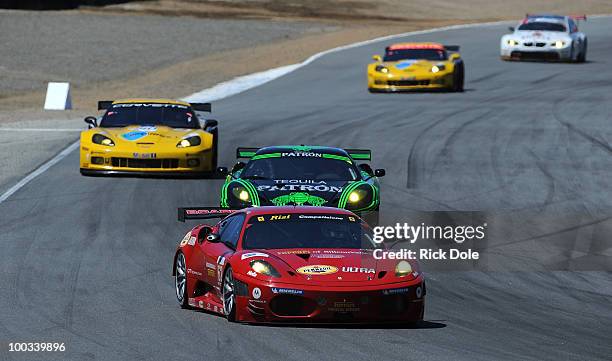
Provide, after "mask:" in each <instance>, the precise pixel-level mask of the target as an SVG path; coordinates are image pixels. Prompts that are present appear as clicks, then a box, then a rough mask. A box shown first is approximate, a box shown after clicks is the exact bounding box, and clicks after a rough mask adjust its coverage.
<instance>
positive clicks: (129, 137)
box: [96, 125, 204, 147]
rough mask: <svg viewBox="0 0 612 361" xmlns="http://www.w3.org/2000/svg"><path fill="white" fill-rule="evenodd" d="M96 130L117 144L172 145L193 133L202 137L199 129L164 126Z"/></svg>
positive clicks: (136, 126) (135, 126)
mask: <svg viewBox="0 0 612 361" xmlns="http://www.w3.org/2000/svg"><path fill="white" fill-rule="evenodd" d="M96 132H97V133H100V134H104V135H106V136H108V137H109V138H111V139H112V140H113V141H114V142H115V144H116V145H117V146H121V145H124V146H129V145H137V144H139V145H140V144H149V145H160V146H172V147H175V146H176V144H177V143H178V142H179V141H180V140H181V139H183V138H188V137H191V136H194V135H199V136H200V137H202V135H203V134H202V133H204V131H202V130H200V129H183V128H170V127H166V126H138V125H134V126H127V127H122V128H96Z"/></svg>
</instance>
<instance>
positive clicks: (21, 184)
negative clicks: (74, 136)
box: [0, 141, 79, 203]
mask: <svg viewBox="0 0 612 361" xmlns="http://www.w3.org/2000/svg"><path fill="white" fill-rule="evenodd" d="M78 147H79V141H76V142H74V143H72V144H70V145H69V146H68V148H66V149H64V150H62V151H61V152H60V153H59V154H58V155H56V156H55V157H53V158H51V160H49V161H48V162H46V163H45V164H43V165H41V166H40V167H38V168H37V169H36V170H35V171H33V172H32V173H30V174H28V175H27V176H26V177H25V178H23V179H22V180H20V181H19V182H18V183H17V184H15V185H14V186H12V187H11V188H10V189H9V190H7V191H6V192H4V194H2V195H1V196H0V203H2V202H4V201H5V200H7V199H8V197H10V196H12V195H13V194H14V193H15V192H17V191H18V190H20V189H21V188H23V187H24V186H25V185H26V184H28V183H30V181H32V180H33V179H34V178H36V177H38V176H39V175H41V174H43V173H44V172H46V171H47V169H49V168H51V167H52V166H53V165H55V164H56V163H57V162H59V161H60V160H62V159H64V158H65V157H66V156H67V155H68V154H70V152H72V151H73V150H75V149H77V148H78Z"/></svg>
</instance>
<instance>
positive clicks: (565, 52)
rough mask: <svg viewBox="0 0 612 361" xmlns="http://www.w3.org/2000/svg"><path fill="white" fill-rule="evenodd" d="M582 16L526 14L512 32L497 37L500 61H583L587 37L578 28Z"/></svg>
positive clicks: (585, 53)
mask: <svg viewBox="0 0 612 361" xmlns="http://www.w3.org/2000/svg"><path fill="white" fill-rule="evenodd" d="M578 20H586V15H583V16H561V15H527V16H526V17H525V19H523V21H522V22H521V23H520V24H519V25H518V26H517V27H516V28H514V27H510V31H512V34H507V35H504V36H503V37H502V39H501V54H500V55H501V58H502V59H503V60H550V61H571V62H580V63H582V62H584V61H586V55H587V37H586V35H585V34H584V33H582V32H580V31H578V25H577V21H578Z"/></svg>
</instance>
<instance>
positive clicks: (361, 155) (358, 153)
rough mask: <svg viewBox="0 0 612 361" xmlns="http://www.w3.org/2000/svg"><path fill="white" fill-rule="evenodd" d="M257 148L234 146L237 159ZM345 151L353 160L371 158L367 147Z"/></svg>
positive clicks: (248, 157)
mask: <svg viewBox="0 0 612 361" xmlns="http://www.w3.org/2000/svg"><path fill="white" fill-rule="evenodd" d="M258 150H259V148H249V147H238V148H236V158H237V159H251V158H253V156H254V155H255V154H256V153H257V151H258ZM345 151H346V152H347V153H348V154H349V155H350V156H351V158H353V159H355V160H368V161H369V160H372V151H371V150H369V149H345Z"/></svg>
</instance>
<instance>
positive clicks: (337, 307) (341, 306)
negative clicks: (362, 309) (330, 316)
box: [329, 301, 359, 312]
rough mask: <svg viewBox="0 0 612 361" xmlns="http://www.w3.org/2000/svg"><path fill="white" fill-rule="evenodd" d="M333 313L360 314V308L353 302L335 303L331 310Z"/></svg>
mask: <svg viewBox="0 0 612 361" xmlns="http://www.w3.org/2000/svg"><path fill="white" fill-rule="evenodd" d="M329 311H332V312H359V307H357V306H356V305H355V303H354V302H352V301H341V302H334V306H333V307H330V308H329Z"/></svg>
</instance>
